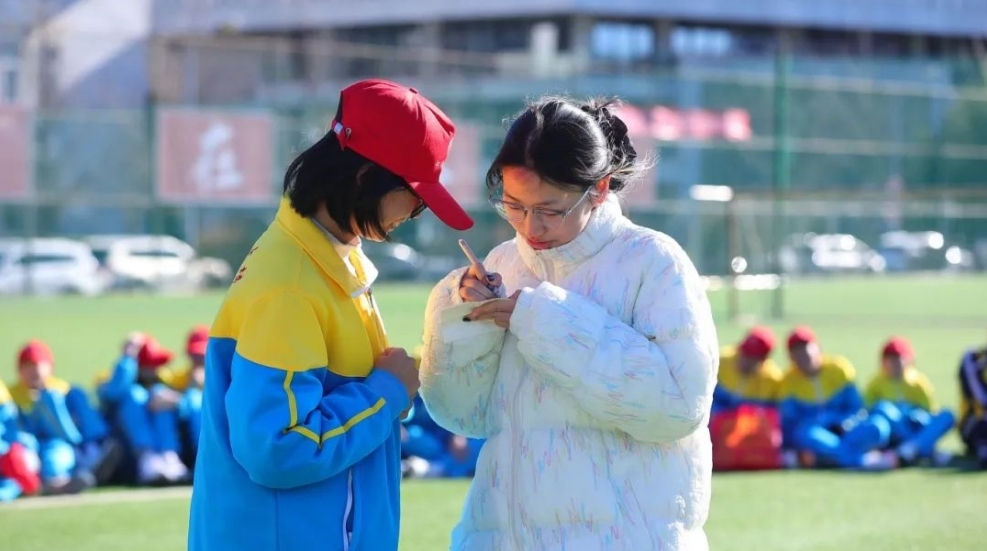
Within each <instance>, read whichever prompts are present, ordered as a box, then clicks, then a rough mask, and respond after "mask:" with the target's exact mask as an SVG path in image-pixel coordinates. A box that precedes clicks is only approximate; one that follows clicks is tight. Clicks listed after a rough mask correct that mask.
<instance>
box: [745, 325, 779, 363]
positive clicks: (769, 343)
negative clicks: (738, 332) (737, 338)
mask: <svg viewBox="0 0 987 551" xmlns="http://www.w3.org/2000/svg"><path fill="white" fill-rule="evenodd" d="M774 347H775V336H774V333H772V332H771V330H770V329H768V328H767V327H754V328H752V329H751V330H750V332H749V333H747V337H745V338H744V341H743V342H741V343H740V348H739V349H740V353H741V354H743V355H744V356H749V357H751V358H757V359H759V360H763V359H765V358H767V357H768V356H769V355H770V354H771V350H773V349H774Z"/></svg>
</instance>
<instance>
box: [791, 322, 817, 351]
mask: <svg viewBox="0 0 987 551" xmlns="http://www.w3.org/2000/svg"><path fill="white" fill-rule="evenodd" d="M811 342H816V334H815V333H814V332H813V331H812V329H811V328H810V327H809V326H807V325H800V326H798V327H796V328H795V329H793V330H792V333H791V334H790V335H788V348H789V349H792V348H795V347H796V346H798V345H802V344H809V343H811Z"/></svg>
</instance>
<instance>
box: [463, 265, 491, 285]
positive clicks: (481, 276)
mask: <svg viewBox="0 0 987 551" xmlns="http://www.w3.org/2000/svg"><path fill="white" fill-rule="evenodd" d="M466 275H468V276H470V277H472V278H474V279H477V280H480V281H487V278H488V274H487V272H486V270H484V269H483V265H482V264H470V265H469V268H467V270H466Z"/></svg>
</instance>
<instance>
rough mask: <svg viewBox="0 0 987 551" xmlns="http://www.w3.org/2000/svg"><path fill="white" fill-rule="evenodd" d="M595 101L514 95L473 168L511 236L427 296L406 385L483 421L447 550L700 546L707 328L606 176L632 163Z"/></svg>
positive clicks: (661, 247)
mask: <svg viewBox="0 0 987 551" xmlns="http://www.w3.org/2000/svg"><path fill="white" fill-rule="evenodd" d="M612 105H613V104H612V103H597V102H590V103H585V104H579V103H575V102H572V101H570V100H566V99H560V98H547V99H542V100H540V101H538V102H536V103H533V104H531V105H529V106H528V108H526V109H525V110H524V111H522V112H521V114H520V115H519V116H518V117H517V118H516V119H515V121H514V122H513V124H512V125H511V127H510V129H509V130H508V133H507V137H506V138H505V141H504V144H503V146H502V147H501V149H500V152H499V153H498V155H497V157H496V158H495V160H494V162H493V166H492V167H491V168H490V171H489V172H488V174H487V186H488V188H489V189H490V192H491V203H492V204H493V206H494V207H495V208H496V210H497V212H499V213H500V214H501V215H502V216H503V217H504V218H505V219H506V220H507V221H508V222H509V223H510V224H511V226H513V228H514V229H515V230H516V231H517V236H516V238H515V239H513V240H511V241H509V242H506V243H503V244H501V245H499V246H498V247H496V248H495V249H494V250H493V251H492V252H491V253H490V254H489V256H487V258H486V259H485V261H484V263H483V264H484V267H485V269H486V270H487V271H489V272H490V273H489V275H488V274H487V273H484V271H483V267H479V266H472V267H469V268H466V269H461V270H457V271H455V272H453V273H452V274H450V275H449V276H448V277H446V278H445V279H444V280H443V281H441V282H440V283H439V284H438V285H437V286H436V287H435V289H434V290H433V291H432V294H431V296H430V298H429V303H428V309H427V313H426V328H425V346H424V349H423V352H422V364H421V380H422V387H421V393H422V397H423V398H424V401H425V404H426V406H427V408H428V410H429V412H431V414H432V416H433V417H434V418H435V420H436V421H437V422H438V423H439V424H440V425H442V426H444V427H445V428H447V429H449V430H451V431H453V432H455V433H457V434H461V435H465V436H469V437H474V438H485V439H486V443H485V444H484V446H483V449H482V451H481V453H480V458H479V461H478V464H477V468H476V476H475V477H474V479H473V483H472V486H471V488H470V491H469V495H468V497H467V501H466V505H465V507H464V510H463V514H462V517H461V519H460V521H459V523H458V525H457V526H456V528H455V529H454V531H453V534H452V549H453V550H455V551H494V550H496V551H534V550H548V549H551V550H560V549H565V550H575V551H581V550H586V551H596V550H603V549H607V550H628V551H630V550H633V551H646V550H651V549H655V550H658V549H661V550H667V551H676V550H682V551H705V550H706V549H707V543H706V536H705V533H704V531H703V525H704V523H705V521H706V517H707V514H708V510H709V503H710V476H711V465H712V461H711V451H710V441H709V433H708V430H707V428H706V426H707V420H708V416H709V409H710V405H711V403H712V397H713V387H714V385H715V384H716V370H717V362H718V345H717V338H716V329H715V327H714V325H713V319H712V315H711V313H710V308H709V303H708V301H707V299H706V294H705V290H704V287H703V285H702V282H701V280H700V278H699V275H698V274H697V273H696V270H695V268H694V266H693V264H692V262H691V261H690V260H689V258H688V257H687V255H686V254H685V252H684V251H683V250H682V249H681V247H679V245H678V244H677V243H676V242H675V241H674V240H672V239H671V238H669V237H668V236H666V235H664V234H661V233H658V232H656V231H653V230H650V229H646V228H642V227H639V226H636V225H634V224H633V223H631V221H630V220H628V219H627V218H625V217H624V216H623V215H622V213H621V211H620V208H619V206H618V204H617V202H616V200H615V198H614V197H612V194H611V193H610V192H616V191H618V190H620V189H621V188H622V187H623V186H624V184H625V183H627V182H628V180H629V179H631V178H632V177H633V176H634V175H635V174H638V173H639V172H640V171H641V166H640V164H641V163H639V161H638V158H637V157H638V156H637V153H636V152H635V151H634V148H633V146H632V144H631V142H630V140H629V139H628V137H627V127H626V126H625V125H624V123H623V122H622V121H621V120H620V119H619V118H618V117H616V116H615V115H613V114H612V113H611V112H610V108H611V107H612ZM497 297H509V298H499V299H498V300H492V301H490V302H486V303H485V304H483V305H481V306H479V307H477V308H475V309H473V310H472V311H470V310H467V312H470V313H468V314H467V316H466V317H464V318H462V320H463V321H458V320H452V321H451V322H450V321H449V320H448V319H447V318H448V316H443V315H442V312H443V311H444V310H446V309H448V308H450V307H453V306H455V305H457V304H461V303H463V302H475V301H487V300H488V299H494V298H497ZM457 325H459V326H458V327H457Z"/></svg>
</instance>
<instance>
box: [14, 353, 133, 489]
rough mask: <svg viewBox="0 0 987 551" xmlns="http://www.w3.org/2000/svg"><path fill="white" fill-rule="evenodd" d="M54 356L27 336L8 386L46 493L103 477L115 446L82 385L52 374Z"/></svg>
mask: <svg viewBox="0 0 987 551" xmlns="http://www.w3.org/2000/svg"><path fill="white" fill-rule="evenodd" d="M54 364H55V360H54V356H53V355H52V353H51V349H49V348H48V345H46V344H45V343H44V342H42V341H39V340H32V341H30V342H28V343H27V344H26V345H24V347H23V348H22V349H21V351H20V353H19V354H18V357H17V375H18V382H17V384H15V385H14V386H13V387H11V389H10V394H11V397H12V398H13V401H14V403H15V404H16V405H17V408H18V415H19V417H20V425H21V427H22V428H23V429H24V432H26V433H28V434H30V435H31V436H32V437H33V438H34V439H35V442H36V443H33V444H32V445H31V446H30V447H31V448H32V449H33V450H34V451H36V452H37V454H38V456H39V459H40V462H41V478H42V481H43V482H44V484H45V491H46V492H47V493H74V492H78V491H82V490H84V489H86V488H89V487H92V486H95V485H96V484H101V483H104V482H106V481H107V480H108V479H109V477H110V475H112V474H113V470H114V469H115V468H116V465H117V461H118V460H119V457H120V451H121V450H120V449H119V446H118V445H117V444H116V442H115V441H114V440H113V439H111V438H109V431H108V427H107V426H106V423H105V422H104V421H103V419H102V418H101V417H100V415H99V414H98V413H97V412H96V411H95V410H94V409H93V407H92V406H91V405H90V403H89V398H88V396H87V395H86V393H85V391H83V390H81V389H79V388H78V387H73V386H72V385H70V384H69V383H68V382H67V381H65V380H63V379H60V378H58V377H55V376H54V374H53V372H54Z"/></svg>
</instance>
